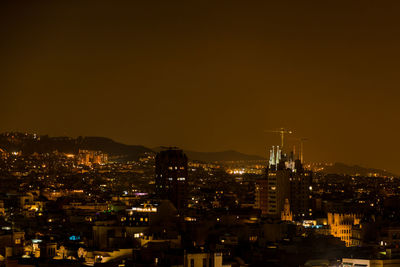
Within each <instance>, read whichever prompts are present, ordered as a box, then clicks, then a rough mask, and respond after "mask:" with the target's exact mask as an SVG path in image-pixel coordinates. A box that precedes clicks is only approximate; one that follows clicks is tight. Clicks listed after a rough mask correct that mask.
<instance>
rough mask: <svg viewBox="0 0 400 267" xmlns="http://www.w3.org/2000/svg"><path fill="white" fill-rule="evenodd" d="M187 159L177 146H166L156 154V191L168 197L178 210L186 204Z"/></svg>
mask: <svg viewBox="0 0 400 267" xmlns="http://www.w3.org/2000/svg"><path fill="white" fill-rule="evenodd" d="M187 177H188V159H187V156H186V155H185V153H183V151H182V150H181V149H178V148H168V149H166V150H163V151H160V152H159V153H157V155H156V193H157V194H158V196H159V197H160V198H161V199H169V200H170V201H171V202H172V203H173V204H174V205H175V207H176V208H177V209H178V210H179V209H182V208H184V207H185V206H186V187H187Z"/></svg>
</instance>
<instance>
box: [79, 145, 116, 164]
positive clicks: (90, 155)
mask: <svg viewBox="0 0 400 267" xmlns="http://www.w3.org/2000/svg"><path fill="white" fill-rule="evenodd" d="M77 158H78V164H79V165H86V166H92V165H93V164H98V165H104V164H106V163H108V155H107V154H105V153H103V152H101V151H93V150H82V149H80V150H79V153H78V157H77Z"/></svg>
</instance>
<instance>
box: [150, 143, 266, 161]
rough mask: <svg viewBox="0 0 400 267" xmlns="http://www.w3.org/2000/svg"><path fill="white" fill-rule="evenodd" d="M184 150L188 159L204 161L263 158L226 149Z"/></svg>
mask: <svg viewBox="0 0 400 267" xmlns="http://www.w3.org/2000/svg"><path fill="white" fill-rule="evenodd" d="M162 149H163V148H162V147H156V148H153V151H155V152H159V151H161V150H162ZM184 152H185V154H186V155H187V156H188V158H189V159H190V160H199V161H205V162H214V161H249V160H264V158H263V157H261V156H257V155H248V154H244V153H240V152H237V151H234V150H226V151H220V152H197V151H192V150H185V149H184Z"/></svg>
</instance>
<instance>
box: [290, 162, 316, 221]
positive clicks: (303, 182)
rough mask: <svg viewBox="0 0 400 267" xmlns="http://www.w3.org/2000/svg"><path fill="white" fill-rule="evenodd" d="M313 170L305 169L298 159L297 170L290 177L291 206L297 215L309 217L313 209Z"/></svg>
mask: <svg viewBox="0 0 400 267" xmlns="http://www.w3.org/2000/svg"><path fill="white" fill-rule="evenodd" d="M311 192H312V172H309V171H305V170H304V169H303V166H302V164H301V163H300V160H296V168H295V172H294V173H293V174H292V177H291V178H290V206H291V210H292V211H293V215H294V216H295V217H303V218H304V217H308V216H311V214H312V209H311Z"/></svg>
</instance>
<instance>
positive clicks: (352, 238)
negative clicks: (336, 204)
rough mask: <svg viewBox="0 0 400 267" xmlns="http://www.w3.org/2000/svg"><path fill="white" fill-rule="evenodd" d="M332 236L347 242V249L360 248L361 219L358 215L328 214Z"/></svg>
mask: <svg viewBox="0 0 400 267" xmlns="http://www.w3.org/2000/svg"><path fill="white" fill-rule="evenodd" d="M328 225H329V226H330V228H331V235H333V236H334V237H339V238H340V240H342V241H344V242H346V246H347V247H351V246H358V245H360V244H359V240H360V231H359V229H360V227H359V225H360V217H359V216H358V215H356V214H339V213H328Z"/></svg>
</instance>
